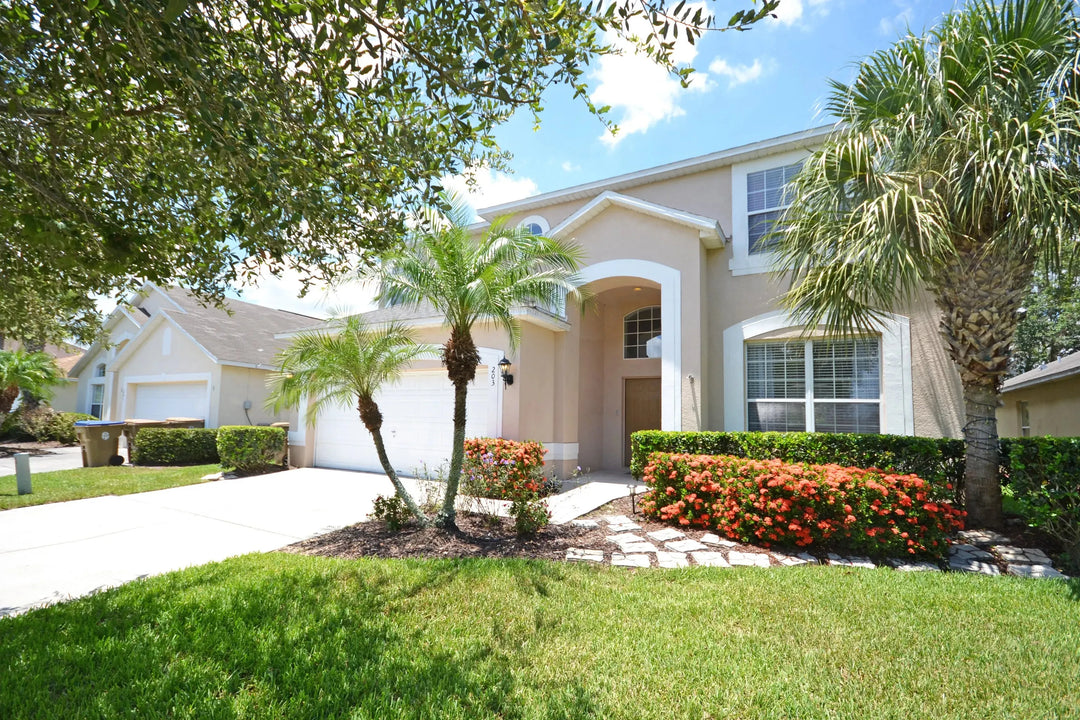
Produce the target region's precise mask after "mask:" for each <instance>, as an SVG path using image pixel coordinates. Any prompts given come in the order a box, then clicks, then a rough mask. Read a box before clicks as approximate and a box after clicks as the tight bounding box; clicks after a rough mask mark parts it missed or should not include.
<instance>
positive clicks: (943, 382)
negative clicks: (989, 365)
mask: <svg viewBox="0 0 1080 720" xmlns="http://www.w3.org/2000/svg"><path fill="white" fill-rule="evenodd" d="M898 312H900V313H903V314H904V315H907V316H908V317H909V318H910V319H911V395H912V405H913V407H914V412H915V434H916V435H922V436H924V437H952V438H958V437H960V436H961V435H962V434H963V418H964V391H963V388H962V387H961V385H960V373H959V372H958V371H957V369H956V366H955V365H954V364H953V362H952V360H950V359H949V356H948V354H947V353H946V351H945V346H944V344H943V342H944V341H943V340H942V337H941V334H940V333H939V332H938V320H939V318H940V315H939V311H938V309H937V307H936V306H935V305H934V303H933V301H932V300H931V299H930V296H929V295H925V294H924V295H921V296H920V297H919V298H917V299H916V300H915V301H914V302H913V303H911V304H910V305H908V306H907V307H903V308H900V309H899V310H898Z"/></svg>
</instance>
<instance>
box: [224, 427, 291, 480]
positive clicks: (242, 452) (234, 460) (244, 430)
mask: <svg viewBox="0 0 1080 720" xmlns="http://www.w3.org/2000/svg"><path fill="white" fill-rule="evenodd" d="M217 450H218V456H219V457H220V459H221V466H222V467H227V468H235V469H236V470H238V471H239V472H241V473H248V474H250V473H260V472H266V471H268V470H272V469H274V468H278V467H281V465H282V463H284V462H285V456H286V454H287V453H288V436H287V435H286V434H285V430H283V429H282V428H278V427H259V426H252V425H224V426H222V427H220V428H218V433H217Z"/></svg>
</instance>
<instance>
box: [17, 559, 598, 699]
mask: <svg viewBox="0 0 1080 720" xmlns="http://www.w3.org/2000/svg"><path fill="white" fill-rule="evenodd" d="M249 562H250V563H254V567H253V566H252V565H251V564H249ZM481 572H482V568H481V567H480V566H479V565H478V564H476V563H470V562H468V561H464V562H459V561H438V562H428V563H414V564H411V565H410V566H408V567H407V568H405V571H404V572H394V573H391V572H389V571H388V570H387V568H386V566H378V565H375V566H370V565H353V566H352V567H345V568H342V567H336V568H332V569H329V570H328V569H326V568H325V566H323V567H322V568H320V567H318V566H314V565H304V566H302V567H297V566H296V565H292V564H290V565H287V566H281V565H278V564H275V563H273V562H269V563H267V562H259V561H248V560H247V559H244V558H242V559H240V560H237V561H231V562H227V563H223V564H217V565H211V566H207V567H204V568H199V569H196V570H193V571H187V572H185V573H182V574H173V575H170V576H166V577H163V578H158V579H154V580H151V581H149V582H146V583H136V584H133V585H129V586H126V587H123V588H120V589H118V590H115V591H112V592H108V593H103V594H100V595H95V596H92V597H90V598H86V599H84V600H82V601H78V602H73V603H68V604H64V605H59V606H56V607H52V608H48V609H45V610H41V611H36V612H33V613H30V614H28V615H26V616H23V617H20V618H15V619H12V620H7V621H4V622H3V625H2V626H0V640H2V642H0V675H2V676H4V677H15V676H16V675H17V676H18V677H20V678H22V680H20V682H19V683H17V684H6V689H5V691H4V692H3V693H0V717H5V718H6V717H11V718H15V717H58V718H59V717H64V718H68V717H85V716H94V717H118V716H121V715H129V714H132V713H134V714H136V715H138V716H142V717H164V716H174V715H175V716H182V717H197V718H217V717H223V718H224V717H230V718H231V717H289V718H305V717H311V718H316V717H319V718H323V717H346V716H356V717H397V718H429V717H431V718H434V717H474V716H491V715H497V716H499V717H504V718H514V717H521V716H522V710H521V702H520V697H519V696H518V692H517V691H518V690H519V689H520V688H518V687H517V680H515V670H519V669H520V668H521V667H522V666H524V665H527V663H525V662H523V659H522V658H521V657H519V656H520V654H521V653H523V652H525V650H522V647H523V645H524V643H522V642H521V637H519V636H520V634H521V632H522V630H521V629H520V628H518V629H516V630H515V629H512V628H510V627H508V626H507V623H505V622H504V621H503V619H502V618H501V617H498V616H495V617H494V620H493V622H492V624H491V626H490V628H489V630H488V632H486V633H485V632H483V631H482V630H479V631H478V630H476V629H475V628H474V629H472V630H470V631H469V632H454V631H452V630H451V631H448V630H447V628H454V627H455V623H456V621H457V619H458V615H459V614H460V613H467V612H469V608H467V607H460V608H456V607H455V608H435V607H432V605H431V603H430V602H428V601H429V600H432V599H434V598H423V597H421V596H423V595H424V594H425V593H428V592H435V591H439V590H440V589H441V588H445V587H446V586H447V585H450V584H451V583H454V582H458V581H464V582H466V583H467V582H469V581H470V577H471V576H472V575H473V574H479V573H481ZM553 574H554V575H558V574H560V573H559V571H558V570H554V571H553V570H552V569H551V568H550V567H549V566H548V564H545V563H520V564H519V565H517V566H516V567H515V569H514V575H515V576H516V578H517V579H522V578H524V579H523V580H522V582H523V583H524V584H525V587H523V588H522V589H523V591H529V592H538V593H544V592H546V587H547V584H548V583H549V582H551V581H552V580H553V579H554V578H553V577H552V575H553ZM488 581H489V582H490V578H489V579H488ZM438 597H439V598H442V597H443V595H442V594H439V596H438ZM418 598H419V599H420V600H419V601H418V600H417V599H418ZM418 610H426V611H427V613H434V614H427V613H425V614H424V617H423V618H420V617H419V616H418V615H417V612H418ZM533 641H534V642H536V640H535V639H534V640H533ZM541 641H542V639H541ZM534 690H536V688H534ZM542 690H543V691H542V692H532V693H530V697H531V699H530V701H529V702H530V703H532V705H531V710H530V713H536V714H537V715H539V716H543V717H575V718H576V717H603V716H604V714H605V713H604V712H603V710H602V708H598V707H597V705H596V702H595V701H594V700H593V699H592V698H591V697H590V693H589V692H588V691H587V690H586V688H585V685H584V684H582V683H575V684H574V685H571V686H560V687H559V688H552V689H550V690H548V689H546V688H545V689H542Z"/></svg>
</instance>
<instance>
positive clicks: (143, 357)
mask: <svg viewBox="0 0 1080 720" xmlns="http://www.w3.org/2000/svg"><path fill="white" fill-rule="evenodd" d="M227 308H228V310H229V312H226V311H224V310H220V309H218V308H215V307H212V306H211V307H204V306H202V305H201V304H200V303H199V301H198V300H196V299H195V298H194V297H193V296H192V295H190V294H189V293H188V292H187V291H185V290H181V289H179V288H164V289H163V288H159V287H157V286H155V285H152V284H147V285H145V286H144V287H143V289H142V290H141V291H139V292H138V293H136V294H135V295H134V296H133V297H132V298H130V299H129V301H128V302H127V303H126V304H125V305H121V306H120V307H118V308H117V309H116V310H115V311H114V312H113V313H112V315H110V316H109V318H108V320H107V321H106V322H105V338H106V340H105V341H104V342H99V343H96V344H94V345H93V346H92V347H91V348H90V349H89V350H88V351H87V352H86V354H85V355H84V356H83V357H82V358H81V359H80V360H79V361H78V363H76V364H75V367H74V368H73V369H72V371H71V376H72V377H75V378H77V379H78V403H77V406H78V410H79V411H80V412H85V413H89V414H91V415H94V416H96V417H99V418H103V419H107V420H123V419H134V418H138V419H144V420H162V419H165V418H169V417H187V418H201V419H202V420H204V421H205V422H206V427H218V426H220V425H247V424H255V425H258V424H265V423H270V422H276V421H282V420H289V419H290V418H289V416H288V415H287V414H282V413H272V412H270V411H268V410H267V409H266V408H265V402H266V397H267V390H266V381H267V378H268V377H269V375H270V373H271V372H273V371H274V370H276V367H275V366H274V356H275V355H276V354H277V352H278V350H280V349H281V348H282V347H283V346H284V345H285V341H283V340H279V339H277V338H276V337H275V335H277V334H279V333H281V332H283V331H285V330H289V329H292V328H295V327H298V326H303V325H308V324H310V323H312V322H315V320H316V319H315V318H312V317H308V316H306V315H298V314H296V313H292V312H286V311H284V310H274V309H272V308H267V307H262V306H260V305H254V304H252V303H247V302H241V301H239V300H229V301H228V302H227ZM294 414H295V413H294Z"/></svg>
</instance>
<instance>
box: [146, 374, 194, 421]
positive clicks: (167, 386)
mask: <svg viewBox="0 0 1080 720" xmlns="http://www.w3.org/2000/svg"><path fill="white" fill-rule="evenodd" d="M131 387H132V389H133V390H134V391H135V417H137V418H140V419H143V420H164V419H165V418H171V417H184V418H202V419H203V420H207V419H208V418H209V416H210V393H209V392H208V390H207V383H206V382H205V381H202V382H162V383H138V384H136V385H132V386H131Z"/></svg>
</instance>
